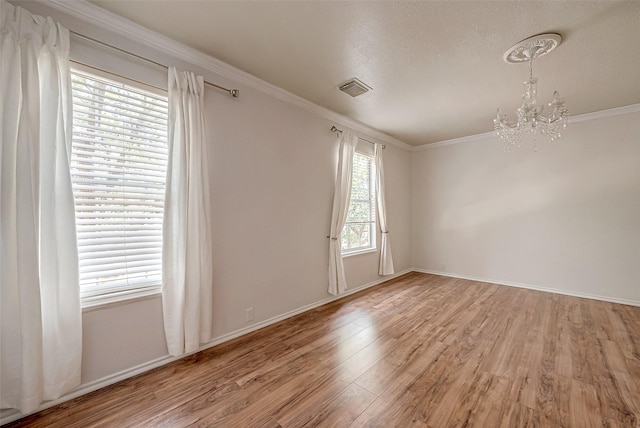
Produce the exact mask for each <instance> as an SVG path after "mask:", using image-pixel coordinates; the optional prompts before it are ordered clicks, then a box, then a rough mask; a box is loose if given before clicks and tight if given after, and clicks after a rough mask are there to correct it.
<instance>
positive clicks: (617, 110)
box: [411, 104, 640, 152]
mask: <svg viewBox="0 0 640 428" xmlns="http://www.w3.org/2000/svg"><path fill="white" fill-rule="evenodd" d="M630 113H640V104H631V105H628V106H623V107H614V108H610V109H607V110H600V111H595V112H592V113H584V114H580V115H578V116H570V117H569V123H570V124H571V123H578V122H584V121H587V120H594V119H603V118H605V117H612V116H620V115H623V114H630ZM493 135H494V132H493V131H490V132H484V133H482V134H476V135H469V136H467V137H460V138H453V139H451V140H445V141H439V142H437V143H427V144H421V145H419V146H414V147H413V149H412V150H411V151H412V152H420V151H423V150H430V149H437V148H440V147H446V146H452V145H454V144H462V143H473V142H476V141H480V140H483V139H485V138H487V137H490V136H493Z"/></svg>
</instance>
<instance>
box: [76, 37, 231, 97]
mask: <svg viewBox="0 0 640 428" xmlns="http://www.w3.org/2000/svg"><path fill="white" fill-rule="evenodd" d="M69 33H71V34H73V35H74V36H77V37H80V38H81V39H85V40H89V41H90V42H94V43H98V44H99V45H102V46H106V47H108V48H111V49H113V50H116V51H118V52H121V53H123V54H126V55H129V56H132V57H134V58H138V59H140V60H142V61H146V62H148V63H150V64H154V65H157V66H158V67H162V68H165V69H168V68H169V67H168V66H167V65H164V64H162V63H160V62H156V61H154V60H152V59H149V58H145V57H143V56H140V55H137V54H134V53H133V52H129V51H126V50H124V49H121V48H119V47H117V46H113V45H110V44H109V43H105V42H103V41H100V40H97V39H94V38H93V37H89V36H85V35H84V34H80V33H76V32H75V31H72V30H69ZM71 62H74V63H76V64H80V65H84V66H85V67H89V68H93V69H94V70H98V71H104V72H106V73H110V74H113V75H115V76H118V77H122V78H125V79H129V80H131V81H133V82H137V83H142V84H144V85H148V86H151V87H153V88H156V89H160V90H162V91H164V90H165V89H164V88H158V87H157V86H153V85H149V84H148V83H144V82H140V81H138V80H135V79H131V78H129V77H126V76H121V75H119V74H116V73H112V72H110V71H108V70H102V69H100V68H97V67H93V66H91V65H88V64H84V63H81V62H79V61H73V60H72V61H71ZM204 83H205V84H207V85H209V86H213V87H214V88H218V89H220V90H223V91H225V92H228V93H229V95H231V96H232V97H234V98H237V97H239V96H240V90H239V89H228V88H225V87H224V86H220V85H216V84H215V83H211V82H207V81H206V80H205V81H204Z"/></svg>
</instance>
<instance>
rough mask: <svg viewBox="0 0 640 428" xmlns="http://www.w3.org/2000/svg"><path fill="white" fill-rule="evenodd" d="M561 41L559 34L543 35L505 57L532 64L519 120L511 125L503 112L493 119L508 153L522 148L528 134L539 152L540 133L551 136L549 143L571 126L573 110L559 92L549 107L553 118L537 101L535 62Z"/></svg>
mask: <svg viewBox="0 0 640 428" xmlns="http://www.w3.org/2000/svg"><path fill="white" fill-rule="evenodd" d="M561 40H562V39H561V37H560V35H559V34H541V35H539V36H534V37H530V38H528V39H525V40H523V41H521V42H519V43H517V44H516V45H514V46H512V47H511V48H509V49H508V50H507V51H506V52H505V54H504V60H505V61H506V62H509V63H521V62H528V63H529V80H527V81H526V82H524V94H523V95H522V105H520V107H518V110H517V121H516V122H515V123H513V122H509V120H508V119H507V115H506V114H504V113H503V112H502V111H501V110H500V109H498V113H497V115H496V118H495V119H494V120H493V124H494V129H495V131H496V134H498V137H499V138H500V141H501V142H502V143H503V144H504V147H505V150H507V151H509V150H511V148H512V147H513V146H514V145H518V146H520V144H521V143H522V140H523V136H524V135H525V134H532V135H533V138H534V150H537V145H535V140H536V135H537V133H538V132H540V133H541V134H542V135H544V136H545V137H547V138H548V140H549V142H553V141H555V140H557V139H559V138H560V137H561V136H562V134H561V131H562V130H563V129H564V128H566V126H567V123H568V120H569V110H567V108H566V107H565V101H564V100H563V99H562V98H560V95H559V94H558V91H555V92H554V93H553V100H552V101H551V102H550V103H548V104H547V105H548V107H549V115H548V116H544V115H543V114H542V112H543V109H544V107H543V106H542V105H541V104H540V105H539V104H538V101H537V92H538V79H537V78H536V77H533V60H534V59H536V58H538V57H540V56H542V55H546V54H547V53H549V52H551V51H552V50H553V49H555V48H556V47H557V46H558V45H559V44H560V41H561Z"/></svg>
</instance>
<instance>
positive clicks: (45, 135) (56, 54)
mask: <svg viewBox="0 0 640 428" xmlns="http://www.w3.org/2000/svg"><path fill="white" fill-rule="evenodd" d="M0 19H1V22H0V25H1V27H0V43H1V48H0V120H1V122H0V138H1V139H0V177H1V180H2V181H1V182H0V191H1V193H0V213H1V217H0V219H1V221H0V242H1V245H2V248H1V254H2V262H1V265H0V280H1V281H2V283H1V299H0V305H1V318H2V319H1V323H0V325H1V327H0V328H1V334H2V338H1V345H0V346H1V348H0V366H1V373H0V393H1V403H0V404H1V407H2V408H16V409H19V410H20V411H21V412H23V413H28V412H32V411H34V410H36V409H37V408H38V406H39V405H40V403H41V402H42V401H43V400H52V399H56V398H58V397H60V396H61V395H62V394H64V393H66V392H67V391H69V390H70V389H72V388H74V387H75V386H77V385H78V384H79V383H80V362H81V355H82V312H81V308H80V290H79V285H78V250H77V243H76V227H75V215H74V202H73V193H72V189H71V177H70V173H69V159H70V156H71V102H70V101H71V100H70V97H71V91H70V89H71V88H70V83H69V82H70V77H69V61H68V60H69V32H68V30H67V29H65V28H63V27H62V26H61V25H59V24H57V23H56V22H54V21H53V20H52V19H51V18H44V17H41V16H36V15H32V14H31V13H29V12H27V11H26V10H24V9H22V8H20V7H17V6H13V5H11V4H9V3H7V2H6V1H4V0H0Z"/></svg>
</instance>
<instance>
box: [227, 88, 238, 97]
mask: <svg viewBox="0 0 640 428" xmlns="http://www.w3.org/2000/svg"><path fill="white" fill-rule="evenodd" d="M229 93H230V94H231V96H232V97H233V98H238V97H239V96H240V90H239V89H230V90H229Z"/></svg>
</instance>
